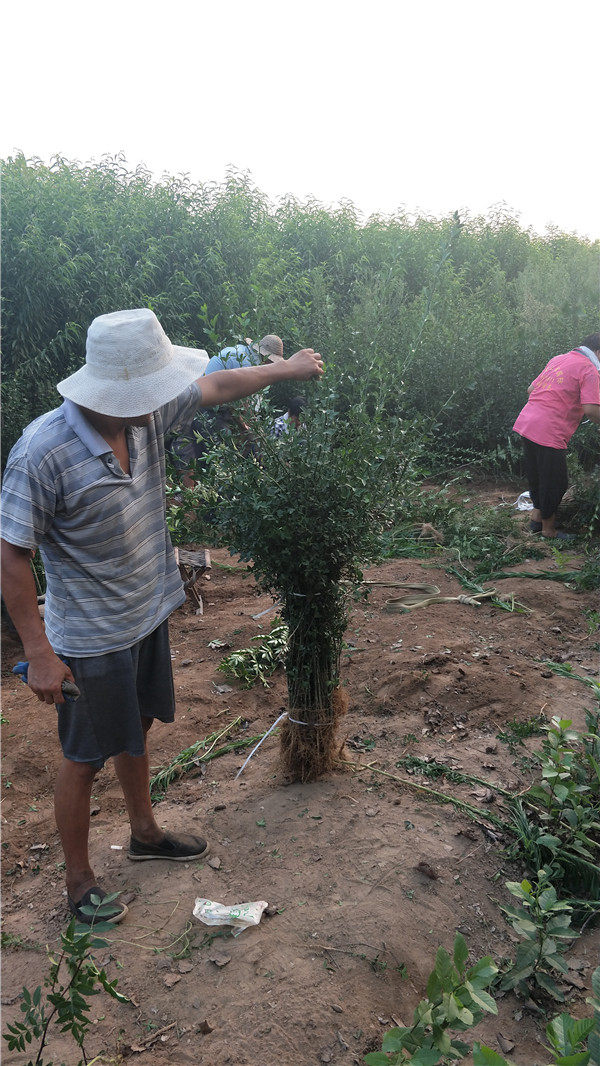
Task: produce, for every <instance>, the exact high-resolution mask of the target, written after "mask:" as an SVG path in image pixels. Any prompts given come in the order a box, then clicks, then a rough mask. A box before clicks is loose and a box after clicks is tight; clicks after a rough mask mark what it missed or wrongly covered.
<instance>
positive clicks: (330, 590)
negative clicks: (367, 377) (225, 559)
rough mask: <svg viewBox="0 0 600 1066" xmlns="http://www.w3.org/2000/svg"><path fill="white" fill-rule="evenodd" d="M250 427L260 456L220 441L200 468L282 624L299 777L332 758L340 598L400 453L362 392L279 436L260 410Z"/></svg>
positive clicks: (375, 527)
mask: <svg viewBox="0 0 600 1066" xmlns="http://www.w3.org/2000/svg"><path fill="white" fill-rule="evenodd" d="M263 418H264V416H263ZM253 432H254V433H255V436H256V438H257V439H258V441H259V450H260V458H259V459H258V460H257V459H255V458H244V457H243V456H242V455H241V454H240V453H239V452H238V451H237V450H236V449H235V448H234V447H231V446H230V447H224V448H222V449H221V450H220V452H217V453H214V454H213V456H212V458H211V462H210V471H209V479H210V483H211V487H212V489H213V491H214V492H215V494H216V496H217V497H218V499H219V503H218V506H217V507H216V508H215V513H216V515H217V522H218V524H219V527H220V530H221V532H222V535H223V541H224V542H225V543H226V544H227V545H228V546H229V548H230V549H231V550H232V551H237V552H239V553H240V555H241V557H242V559H243V560H245V561H246V562H250V563H251V569H252V570H253V572H254V574H255V577H256V579H257V580H258V582H259V584H260V585H261V587H262V588H264V589H265V590H267V591H269V592H270V593H272V594H273V595H274V596H276V597H277V598H278V600H279V601H280V603H281V605H282V606H281V609H280V614H281V617H282V619H283V621H284V622H285V624H286V625H287V627H288V629H289V640H288V648H287V653H286V657H285V668H286V676H287V687H288V697H289V717H288V718H287V719H286V720H285V721H284V722H283V725H282V730H281V756H282V763H283V768H284V771H285V772H286V774H287V775H289V776H290V777H291V778H293V779H294V780H300V781H308V780H314V779H315V778H317V777H319V775H321V774H322V773H324V772H326V771H327V770H330V769H331V768H332V767H333V766H334V764H335V762H336V759H337V758H338V754H339V749H340V743H339V741H338V739H337V725H338V722H339V719H340V717H341V716H342V715H343V714H344V713H345V711H346V708H347V697H346V693H345V691H344V690H343V689H342V688H340V656H341V651H342V643H343V637H344V632H345V629H346V626H347V622H348V612H349V606H350V602H351V598H352V593H353V592H354V591H355V590H358V588H359V585H360V582H361V579H362V571H361V566H362V565H364V564H365V563H366V562H367V561H368V560H371V559H373V558H374V557H376V556H377V554H378V551H379V544H380V534H381V532H382V530H383V528H384V526H385V525H386V523H387V521H388V520H389V519H391V517H392V514H391V510H392V501H393V499H394V497H395V495H396V494H395V491H393V490H395V488H396V480H397V473H398V469H399V467H400V464H401V463H402V465H403V466H406V453H404V456H402V457H401V455H400V449H399V446H398V444H399V441H398V434H399V432H400V430H399V423H398V422H396V421H395V420H393V419H387V420H386V419H385V418H384V417H383V416H382V415H381V414H378V413H377V412H373V411H370V412H367V410H366V408H365V407H364V406H363V405H361V404H358V405H357V406H356V407H355V408H354V409H353V410H350V411H349V412H346V414H345V415H344V417H343V419H342V418H340V417H339V415H336V413H335V409H334V405H333V403H332V402H331V403H327V404H326V405H325V406H323V407H320V408H319V409H313V410H312V411H311V412H310V414H308V415H306V417H305V422H304V425H303V426H302V427H301V428H300V429H299V430H297V431H296V432H292V433H289V434H288V435H286V436H284V437H282V438H279V439H273V438H272V437H271V436H270V435H269V432H268V424H267V423H266V422H265V421H263V422H262V424H261V422H260V420H257V423H256V424H255V425H253Z"/></svg>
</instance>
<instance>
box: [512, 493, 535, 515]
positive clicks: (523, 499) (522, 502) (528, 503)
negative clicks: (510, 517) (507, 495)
mask: <svg viewBox="0 0 600 1066" xmlns="http://www.w3.org/2000/svg"><path fill="white" fill-rule="evenodd" d="M514 508H515V510H516V511H533V501H532V499H531V496H530V495H529V493H528V492H522V493H521V495H520V496H517V498H516V500H515V502H514Z"/></svg>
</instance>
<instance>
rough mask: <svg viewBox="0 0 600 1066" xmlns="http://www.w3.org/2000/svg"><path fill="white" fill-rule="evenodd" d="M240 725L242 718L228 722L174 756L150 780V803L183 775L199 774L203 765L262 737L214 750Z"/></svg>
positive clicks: (239, 749)
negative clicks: (223, 726) (222, 727)
mask: <svg viewBox="0 0 600 1066" xmlns="http://www.w3.org/2000/svg"><path fill="white" fill-rule="evenodd" d="M241 724H242V718H236V719H235V721H233V722H230V724H229V725H228V726H225V728H224V729H222V730H221V731H220V732H218V733H211V734H210V736H208V737H204V739H203V740H197V741H196V743H195V744H192V745H191V747H189V748H186V749H185V750H184V751H181V752H179V755H176V756H175V758H174V759H173V760H172V761H171V762H170V763H169V765H168V766H164V767H163V768H162V769H160V770H158V772H157V773H156V774H155V775H154V777H152V778H151V779H150V797H151V799H152V801H153V802H156V801H158V800H160V799H162V798H163V796H164V794H165V792H166V790H167V788H168V787H169V785H170V784H171V783H172V782H173V781H176V780H178V779H179V778H180V777H183V775H184V774H187V773H193V772H194V771H195V772H196V773H200V772H201V770H202V764H203V763H208V762H211V761H212V760H213V759H218V758H219V756H221V755H227V754H228V753H229V752H230V751H243V750H244V748H249V747H250V746H251V745H252V744H256V743H257V741H259V740H261V739H262V738H263V737H264V735H265V734H264V733H259V734H258V735H257V736H252V737H242V738H240V739H239V740H232V741H231V742H230V743H229V744H223V745H222V746H221V747H220V748H215V745H216V744H217V743H218V742H219V740H222V739H223V737H225V736H226V735H227V734H228V733H230V732H231V730H232V729H235V728H236V727H238V726H240V725H241Z"/></svg>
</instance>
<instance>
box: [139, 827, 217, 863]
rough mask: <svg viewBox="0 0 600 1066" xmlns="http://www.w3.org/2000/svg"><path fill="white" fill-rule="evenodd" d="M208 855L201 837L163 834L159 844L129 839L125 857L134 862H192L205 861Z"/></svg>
mask: <svg viewBox="0 0 600 1066" xmlns="http://www.w3.org/2000/svg"><path fill="white" fill-rule="evenodd" d="M209 853H210V848H209V846H208V844H207V842H206V840H203V839H202V837H196V836H192V834H191V833H180V834H179V835H177V836H176V835H175V833H165V835H164V838H163V840H161V842H160V844H143V843H142V841H141V840H136V839H135V837H131V840H130V841H129V852H128V854H127V857H128V858H129V859H133V861H134V862H144V861H145V860H146V859H170V860H171V861H172V862H193V861H194V860H195V859H205V858H206V856H207V855H208V854H209Z"/></svg>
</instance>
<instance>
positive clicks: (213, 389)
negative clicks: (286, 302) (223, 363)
mask: <svg viewBox="0 0 600 1066" xmlns="http://www.w3.org/2000/svg"><path fill="white" fill-rule="evenodd" d="M322 373H323V360H322V358H321V356H320V355H319V353H318V352H315V351H313V349H312V348H302V350H301V351H299V352H296V354H295V355H292V356H290V358H289V359H280V360H278V361H277V362H276V363H265V364H264V366H242V367H239V368H238V367H236V368H235V369H234V370H215V372H214V373H213V374H209V375H208V377H204V378H199V379H198V381H197V384H198V385H199V387H200V390H201V392H202V403H201V406H202V407H217V406H218V404H222V403H232V402H233V401H234V400H241V399H242V398H243V397H244V396H252V395H253V393H255V392H260V391H261V389H266V388H267V387H268V386H269V385H274V384H275V382H276V381H309V380H310V379H311V378H320V377H321V374H322Z"/></svg>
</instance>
